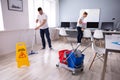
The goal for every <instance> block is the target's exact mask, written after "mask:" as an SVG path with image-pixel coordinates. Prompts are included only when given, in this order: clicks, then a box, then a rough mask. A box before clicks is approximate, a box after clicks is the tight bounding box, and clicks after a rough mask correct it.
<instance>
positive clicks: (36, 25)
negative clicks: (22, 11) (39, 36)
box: [32, 24, 37, 50]
mask: <svg viewBox="0 0 120 80" xmlns="http://www.w3.org/2000/svg"><path fill="white" fill-rule="evenodd" d="M36 26H37V24H36ZM35 36H36V30H34V35H33V41H32V50H33V46H34V42H35V38H36V37H35Z"/></svg>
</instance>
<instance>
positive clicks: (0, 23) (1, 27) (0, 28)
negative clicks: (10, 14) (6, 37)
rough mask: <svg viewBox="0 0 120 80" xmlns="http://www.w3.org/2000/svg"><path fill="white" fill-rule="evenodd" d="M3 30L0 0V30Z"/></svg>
mask: <svg viewBox="0 0 120 80" xmlns="http://www.w3.org/2000/svg"><path fill="white" fill-rule="evenodd" d="M1 30H4V26H3V15H2V8H1V1H0V31H1Z"/></svg>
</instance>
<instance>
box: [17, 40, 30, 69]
mask: <svg viewBox="0 0 120 80" xmlns="http://www.w3.org/2000/svg"><path fill="white" fill-rule="evenodd" d="M16 62H17V67H18V68H20V67H21V66H30V62H29V60H28V54H27V49H26V44H25V43H24V42H18V43H17V44H16Z"/></svg>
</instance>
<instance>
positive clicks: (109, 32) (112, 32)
mask: <svg viewBox="0 0 120 80" xmlns="http://www.w3.org/2000/svg"><path fill="white" fill-rule="evenodd" d="M56 29H57V30H60V29H61V28H56ZM65 30H66V31H77V29H70V28H65ZM92 32H94V30H92ZM103 33H104V34H120V31H103Z"/></svg>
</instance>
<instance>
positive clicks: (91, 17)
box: [80, 9, 100, 22]
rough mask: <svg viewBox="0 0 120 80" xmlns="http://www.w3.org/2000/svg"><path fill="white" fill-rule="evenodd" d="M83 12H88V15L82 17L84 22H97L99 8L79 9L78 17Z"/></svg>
mask: <svg viewBox="0 0 120 80" xmlns="http://www.w3.org/2000/svg"><path fill="white" fill-rule="evenodd" d="M84 12H87V13H88V16H87V17H86V18H85V19H84V22H99V20H100V9H81V10H80V17H82V15H83V13H84Z"/></svg>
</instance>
